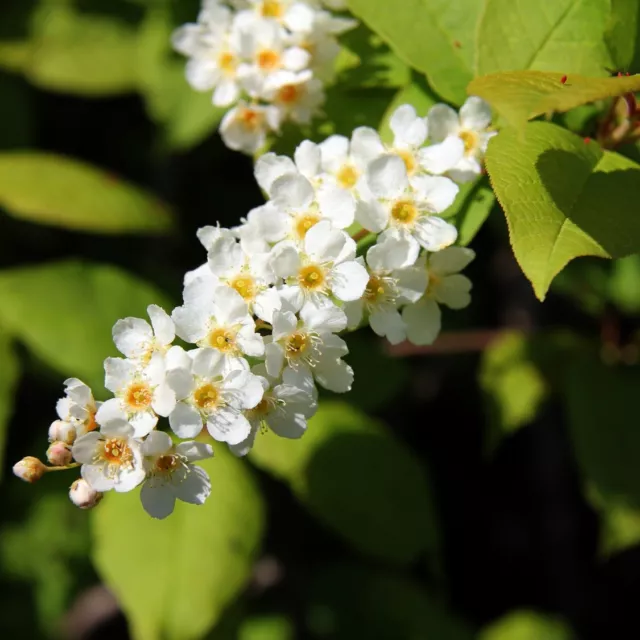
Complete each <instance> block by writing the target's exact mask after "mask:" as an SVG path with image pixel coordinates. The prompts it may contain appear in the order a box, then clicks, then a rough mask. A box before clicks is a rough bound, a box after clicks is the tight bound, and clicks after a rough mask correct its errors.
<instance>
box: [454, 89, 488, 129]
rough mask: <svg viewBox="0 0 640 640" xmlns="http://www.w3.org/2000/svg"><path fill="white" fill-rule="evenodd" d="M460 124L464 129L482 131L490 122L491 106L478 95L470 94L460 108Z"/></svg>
mask: <svg viewBox="0 0 640 640" xmlns="http://www.w3.org/2000/svg"><path fill="white" fill-rule="evenodd" d="M460 124H461V125H462V126H463V127H464V128H465V129H471V130H473V131H483V130H484V129H486V128H487V127H488V126H489V125H490V124H491V107H490V106H489V104H488V103H487V102H485V101H484V100H483V99H482V98H479V97H478V96H471V97H470V98H467V101H466V102H465V103H464V104H463V105H462V107H461V108H460Z"/></svg>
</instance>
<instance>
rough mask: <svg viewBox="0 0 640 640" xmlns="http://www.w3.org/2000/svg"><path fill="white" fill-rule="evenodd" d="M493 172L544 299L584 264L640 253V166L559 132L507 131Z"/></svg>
mask: <svg viewBox="0 0 640 640" xmlns="http://www.w3.org/2000/svg"><path fill="white" fill-rule="evenodd" d="M486 166H487V170H488V172H489V177H490V178H491V183H492V185H493V189H494V191H495V194H496V196H497V198H498V201H499V202H500V204H501V205H502V208H503V210H504V212H505V214H506V217H507V223H508V225H509V234H510V240H511V246H512V247H513V250H514V253H515V256H516V259H517V260H518V263H519V264H520V267H521V268H522V270H523V271H524V273H525V275H526V276H527V277H528V278H529V280H531V282H532V284H533V288H534V290H535V293H536V295H537V296H538V298H540V299H543V298H544V297H545V294H546V292H547V289H548V288H549V284H550V283H551V280H552V279H553V278H554V276H555V275H556V274H557V273H558V272H559V271H560V270H561V269H562V268H563V267H564V266H565V265H566V264H567V263H568V262H569V261H570V260H573V259H574V258H576V257H578V256H584V255H594V256H598V257H622V256H625V255H628V254H631V253H635V252H637V251H638V250H640V218H639V217H638V216H633V215H629V212H630V211H634V210H635V208H636V206H637V203H638V201H639V200H640V165H637V164H636V163H635V162H633V161H631V160H629V159H627V158H625V157H623V156H621V155H618V154H616V153H613V152H610V151H602V149H601V148H600V147H599V146H598V145H597V144H594V143H593V144H588V143H585V142H584V141H583V140H582V139H581V138H579V137H578V136H575V135H574V134H572V133H570V132H568V131H566V130H565V129H561V128H560V127H557V126H555V125H552V124H548V123H542V122H533V123H529V124H528V125H526V127H525V129H524V132H523V134H519V133H518V132H516V131H514V130H505V131H503V132H501V133H500V135H498V136H496V137H495V138H494V139H493V140H492V141H491V143H490V144H489V149H488V152H487V158H486Z"/></svg>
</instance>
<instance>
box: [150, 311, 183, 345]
mask: <svg viewBox="0 0 640 640" xmlns="http://www.w3.org/2000/svg"><path fill="white" fill-rule="evenodd" d="M147 313H148V314H149V318H150V320H151V326H152V327H153V332H154V333H155V335H156V340H157V341H158V342H159V343H160V344H161V345H162V346H163V347H166V346H167V345H169V344H171V343H172V342H173V339H174V338H175V337H176V329H175V326H174V324H173V320H172V319H171V316H169V314H168V313H167V312H166V311H165V310H164V309H163V308H162V307H159V306H158V305H157V304H151V305H149V306H148V307H147Z"/></svg>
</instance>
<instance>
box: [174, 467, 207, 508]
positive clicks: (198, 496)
mask: <svg viewBox="0 0 640 640" xmlns="http://www.w3.org/2000/svg"><path fill="white" fill-rule="evenodd" d="M173 490H174V492H175V495H176V497H177V498H178V499H179V500H182V501H183V502H188V503H189V504H204V501H205V500H206V499H207V498H208V497H209V494H210V493H211V480H210V479H209V475H208V474H207V472H206V471H205V470H204V469H202V468H201V467H197V466H195V465H189V473H187V475H186V476H185V477H184V478H183V479H182V482H179V483H178V484H176V485H174V487H173Z"/></svg>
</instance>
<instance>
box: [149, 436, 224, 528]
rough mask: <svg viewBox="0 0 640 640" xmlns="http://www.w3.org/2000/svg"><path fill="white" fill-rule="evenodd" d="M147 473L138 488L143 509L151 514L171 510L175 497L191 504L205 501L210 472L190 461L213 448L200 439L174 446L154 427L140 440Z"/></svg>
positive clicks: (161, 515)
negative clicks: (140, 487)
mask: <svg viewBox="0 0 640 640" xmlns="http://www.w3.org/2000/svg"><path fill="white" fill-rule="evenodd" d="M142 455H143V456H144V466H145V469H146V471H147V477H146V480H145V482H144V484H143V485H142V489H141V490H140V500H141V502H142V506H143V507H144V509H145V511H146V512H147V513H148V514H149V515H150V516H151V517H153V518H159V519H162V518H166V517H167V516H168V515H171V513H173V509H174V507H175V502H176V499H178V500H182V501H183V502H188V503H190V504H204V501H205V500H206V499H207V498H208V497H209V494H210V493H211V481H210V480H209V475H208V474H207V472H206V471H205V470H204V469H202V468H201V467H197V466H195V465H193V464H191V463H192V462H194V461H196V460H204V459H205V458H211V457H212V456H213V449H212V448H211V446H210V445H208V444H204V443H203V442H194V441H190V442H181V443H180V444H177V445H175V446H173V443H172V441H171V438H170V437H169V436H168V435H167V434H166V433H163V432H162V431H153V432H152V433H150V434H149V435H148V437H147V439H146V440H145V441H144V443H143V444H142Z"/></svg>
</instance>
